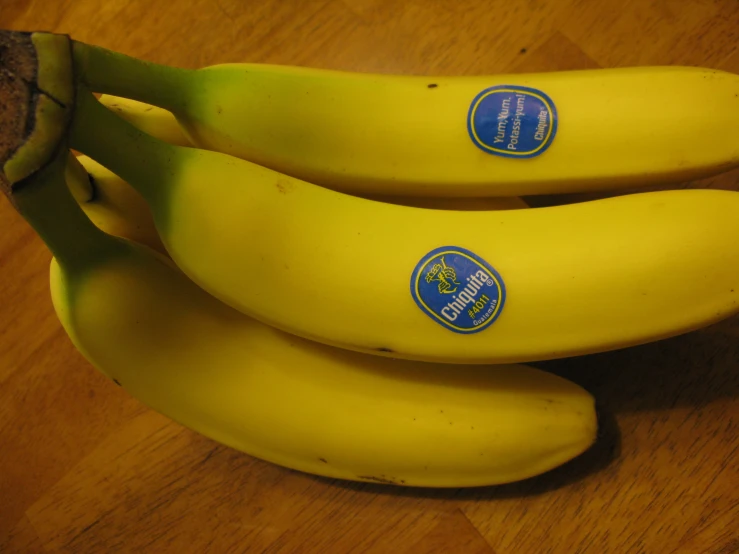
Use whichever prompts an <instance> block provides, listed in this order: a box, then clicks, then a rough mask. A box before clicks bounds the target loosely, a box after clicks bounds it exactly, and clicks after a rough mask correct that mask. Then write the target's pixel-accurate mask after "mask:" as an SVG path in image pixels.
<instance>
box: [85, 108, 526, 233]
mask: <svg viewBox="0 0 739 554" xmlns="http://www.w3.org/2000/svg"><path fill="white" fill-rule="evenodd" d="M100 103H101V104H103V105H104V106H105V107H106V108H108V109H110V110H112V111H113V112H115V113H116V114H117V115H119V116H120V117H122V118H123V119H125V120H126V121H128V122H129V123H131V124H132V125H134V126H135V127H137V128H138V129H140V130H141V131H144V132H145V133H147V134H149V135H151V136H153V137H156V138H158V139H159V140H162V141H164V142H169V143H170V144H176V145H178V146H192V143H191V142H190V141H189V140H188V138H187V136H186V135H185V133H184V132H183V131H182V128H181V127H180V125H179V124H178V123H177V119H176V118H175V117H174V115H172V113H171V112H168V111H167V110H164V109H162V108H159V107H157V106H151V105H149V104H145V103H143V102H138V101H136V100H131V99H128V98H119V97H116V96H111V95H107V94H104V95H102V96H101V97H100ZM71 182H72V183H78V182H81V181H80V180H78V179H76V180H72V181H71ZM73 186H74V185H73ZM83 194H84V193H83ZM356 196H360V197H362V198H369V199H371V200H377V201H378V202H386V203H392V204H401V205H403V206H416V207H419V208H435V209H439V210H470V211H473V210H515V209H520V208H526V207H528V206H527V204H526V202H525V201H524V200H523V199H521V198H520V197H518V196H490V197H482V198H465V197H461V198H443V197H441V198H439V197H423V196H406V197H403V196H383V195H356ZM114 234H115V233H114Z"/></svg>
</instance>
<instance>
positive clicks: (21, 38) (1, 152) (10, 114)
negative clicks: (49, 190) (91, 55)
mask: <svg viewBox="0 0 739 554" xmlns="http://www.w3.org/2000/svg"><path fill="white" fill-rule="evenodd" d="M73 106H74V71H73V66H72V56H71V41H70V40H69V37H67V36H65V35H54V34H50V33H25V32H16V31H0V189H2V191H3V193H4V194H5V195H7V196H8V198H9V199H10V201H11V202H13V197H12V195H13V191H14V190H16V189H17V188H18V187H20V186H21V185H22V183H23V182H24V181H25V180H26V179H28V178H29V177H31V176H32V175H33V174H34V173H36V172H37V171H39V170H40V169H42V168H43V167H45V166H46V165H47V164H48V163H50V162H51V161H52V160H53V159H54V155H55V153H56V152H57V151H58V149H59V148H60V147H61V146H63V145H64V146H65V147H66V135H67V129H68V127H69V122H70V118H71V113H72V108H73Z"/></svg>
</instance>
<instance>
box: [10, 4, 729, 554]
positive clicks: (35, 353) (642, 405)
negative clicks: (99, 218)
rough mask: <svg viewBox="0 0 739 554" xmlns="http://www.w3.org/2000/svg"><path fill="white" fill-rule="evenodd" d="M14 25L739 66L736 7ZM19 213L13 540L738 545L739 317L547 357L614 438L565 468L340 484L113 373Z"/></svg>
mask: <svg viewBox="0 0 739 554" xmlns="http://www.w3.org/2000/svg"><path fill="white" fill-rule="evenodd" d="M0 26H2V27H5V28H13V29H20V30H50V31H57V32H66V33H70V34H71V35H72V36H73V37H75V38H77V39H79V40H82V41H87V42H91V43H95V44H99V45H102V46H106V47H109V48H113V49H115V50H119V51H122V52H126V53H128V54H132V55H135V56H139V57H143V58H145V59H150V60H153V61H157V62H163V63H168V64H174V65H180V66H184V67H196V66H202V65H207V64H213V63H217V62H236V61H251V62H269V63H283V64H294V65H310V66H316V67H325V68H336V69H345V70H358V71H374V72H388V73H425V74H441V73H443V74H459V75H462V74H486V73H487V74H490V73H499V72H510V71H540V70H557V69H570V68H589V67H599V66H600V67H614V66H626V65H637V64H639V65H644V64H692V65H703V66H710V67H714V68H720V69H726V70H730V71H735V72H739V48H738V46H737V45H738V44H739V40H738V39H739V3H737V1H736V0H696V1H689V0H601V1H597V0H591V1H585V0H559V1H556V2H543V1H535V0H509V1H508V2H503V1H495V2H481V1H478V2H475V1H472V0H470V1H466V0H465V1H463V0H456V1H453V0H450V1H444V0H423V1H422V0H409V1H402V0H395V1H393V0H304V1H298V0H294V1H287V0H272V1H269V0H252V1H249V2H245V1H239V0H190V1H188V2H184V1H182V2H181V1H179V0H174V1H172V2H170V3H164V2H152V1H151V0H146V1H144V0H133V1H130V2H128V1H126V2H124V1H123V0H107V1H106V2H95V1H94V0H76V1H75V2H72V1H71V0H53V1H52V0H36V1H31V0H3V1H2V3H1V4H0ZM658 100H659V99H656V101H657V102H656V104H654V105H652V106H645V108H644V109H659V102H658ZM638 115H639V114H633V117H634V120H635V124H636V122H637V121H638ZM603 132H604V133H607V132H608V129H603ZM725 132H726V136H727V140H732V141H737V136H738V135H739V130H738V129H726V131H725ZM696 140H700V137H696ZM738 183H739V172H736V171H735V172H732V173H729V174H726V175H724V176H721V177H719V178H715V179H712V180H707V181H704V182H701V183H695V184H696V185H699V186H714V187H722V188H737V184H738ZM538 201H539V202H542V200H541V199H539V200H538ZM0 220H1V221H2V232H1V233H0V264H1V267H2V274H1V277H0V336H1V337H2V340H1V341H0V552H3V553H4V554H6V553H7V554H9V553H24V554H26V553H34V552H69V553H75V554H80V553H103V552H105V553H111V552H136V553H142V552H145V553H149V552H152V553H168V552H173V553H178V554H179V553H189V552H198V553H199V552H218V553H220V552H270V553H277V552H284V553H286V552H316V553H342V554H343V553H349V552H373V553H393V554H399V553H406V552H407V553H413V554H415V553H427V552H438V553H452V552H461V553H465V554H476V553H480V554H482V553H490V554H492V553H496V554H529V553H531V554H544V553H549V552H551V553H574V552H587V553H591V552H592V553H595V554H607V553H618V554H626V553H642V552H643V553H650V554H652V553H655V554H661V553H665V554H667V553H673V552H675V553H687V554H699V553H706V554H707V553H713V554H719V553H721V554H732V553H736V552H739V437H738V435H739V338H736V337H739V331H737V329H739V325H738V324H737V323H736V322H732V321H729V322H726V323H724V324H721V325H719V326H716V327H714V328H711V329H707V330H704V331H702V332H697V333H693V334H690V335H686V336H683V337H680V338H676V339H672V340H667V341H663V342H660V343H656V344H651V345H647V346H643V347H639V348H632V349H627V350H623V351H620V352H613V353H609V354H602V355H597V356H589V357H584V358H579V359H575V360H563V361H559V362H556V363H547V364H541V365H542V366H543V367H545V368H548V369H551V370H553V371H557V372H559V373H561V374H563V375H565V376H567V377H568V378H571V379H573V380H575V381H577V382H579V383H581V384H583V385H584V386H585V387H587V388H588V389H589V390H590V391H592V392H593V393H594V394H595V395H596V397H597V398H598V401H599V402H600V404H601V410H602V423H601V425H602V433H601V435H602V436H601V438H600V440H599V442H598V443H597V445H596V446H595V447H594V448H593V449H592V450H590V451H589V452H587V453H586V454H585V455H583V456H582V457H580V458H578V459H577V460H575V461H573V462H571V463H569V464H567V465H566V466H563V467H562V468H559V469H557V470H555V471H553V472H551V473H549V474H546V475H543V476H540V477H538V478H535V479H531V480H528V481H525V482H522V483H517V484H513V485H507V486H502V487H491V488H484V489H474V490H448V491H434V490H402V489H398V488H392V487H389V486H383V485H372V484H351V483H343V482H335V481H330V480H327V479H319V478H314V477H311V476H308V475H303V474H299V473H296V472H292V471H288V470H285V469H282V468H280V467H276V466H273V465H270V464H267V463H264V462H261V461H259V460H255V459H252V458H250V457H249V456H246V455H243V454H240V453H238V452H235V451H232V450H229V449H227V448H224V447H221V446H219V445H218V444H216V443H214V442H212V441H210V440H208V439H205V438H203V437H201V436H199V435H196V434H195V433H193V432H190V431H189V430H187V429H184V428H182V427H180V426H179V425H177V424H175V423H173V422H171V421H169V420H168V419H166V418H165V417H162V416H160V415H158V414H156V413H154V412H152V411H150V410H148V409H147V408H145V407H144V406H142V405H141V404H140V403H139V402H138V401H136V400H134V399H133V398H131V397H130V396H129V395H128V394H127V393H126V392H125V391H124V390H122V389H120V388H119V387H116V386H115V385H113V384H112V383H111V382H110V381H109V380H107V379H106V378H104V377H103V376H101V375H99V374H98V373H97V372H96V371H95V370H94V369H93V368H92V367H91V366H90V365H89V364H88V363H87V362H85V360H84V359H83V358H82V357H81V356H80V355H79V354H78V353H76V352H75V350H74V349H73V348H72V346H71V344H70V342H69V340H68V339H67V338H66V336H65V335H64V333H63V331H62V329H61V327H60V325H59V323H58V322H57V320H56V318H55V316H54V313H53V311H52V307H51V302H50V299H49V291H48V263H49V260H50V254H49V252H48V251H47V250H46V249H45V247H44V246H43V244H42V243H41V241H40V240H39V239H38V238H36V236H35V235H34V233H33V232H32V231H31V230H30V228H29V227H28V226H27V225H26V224H25V223H24V222H23V221H22V220H21V219H20V217H19V216H18V215H16V214H15V213H14V212H13V211H12V209H11V208H10V206H9V204H8V203H7V202H4V201H3V202H1V203H0ZM687 292H688V291H687V290H686V294H687Z"/></svg>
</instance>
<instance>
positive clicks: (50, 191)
mask: <svg viewBox="0 0 739 554" xmlns="http://www.w3.org/2000/svg"><path fill="white" fill-rule="evenodd" d="M66 163H67V150H66V148H60V149H59V151H58V152H57V154H56V155H55V157H54V159H53V160H52V161H51V162H50V163H49V164H48V165H46V166H45V167H43V168H42V169H40V170H39V171H37V172H36V173H35V174H34V175H33V176H31V177H29V178H28V179H27V180H26V181H24V182H23V184H22V186H19V187H17V188H16V189H14V190H13V200H14V202H15V205H16V207H17V209H18V211H19V212H20V214H21V215H22V216H23V218H24V219H25V220H26V221H27V222H28V223H29V224H30V225H31V227H33V229H34V230H35V231H36V233H38V235H39V236H40V237H41V239H42V240H43V241H44V242H45V243H46V246H47V247H48V248H49V250H51V253H52V254H53V255H54V257H55V258H56V259H57V261H58V262H59V263H60V264H61V265H63V266H66V267H79V266H81V265H84V264H87V263H88V262H89V261H90V260H94V259H99V258H100V257H101V256H102V255H108V254H110V253H111V252H112V251H113V250H114V249H115V248H116V245H119V244H120V243H119V242H118V241H116V240H115V239H113V237H111V236H109V235H106V234H105V233H103V232H102V231H101V230H100V229H98V228H97V227H96V226H95V225H94V224H93V223H92V222H91V221H90V220H89V219H88V217H87V216H86V215H85V213H84V212H83V211H82V209H81V208H80V207H79V205H78V204H77V202H76V201H75V200H74V197H73V196H72V193H71V192H70V191H69V188H68V187H67V185H66V182H65V177H64V175H65V168H66Z"/></svg>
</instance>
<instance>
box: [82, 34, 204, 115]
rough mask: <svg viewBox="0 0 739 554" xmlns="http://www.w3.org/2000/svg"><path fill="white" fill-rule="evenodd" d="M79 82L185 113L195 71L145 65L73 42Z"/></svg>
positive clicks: (149, 63) (158, 65) (116, 94)
mask: <svg viewBox="0 0 739 554" xmlns="http://www.w3.org/2000/svg"><path fill="white" fill-rule="evenodd" d="M72 52H73V57H74V64H75V71H76V73H77V77H78V79H80V80H81V81H82V82H83V83H85V84H86V85H87V86H88V87H89V88H90V90H92V91H94V92H103V93H106V94H112V95H114V96H122V97H125V98H132V99H134V100H139V101H140V102H146V103H147V104H153V105H155V106H159V107H162V108H165V109H168V110H170V111H172V112H175V113H176V112H178V111H182V110H183V109H184V107H185V105H186V104H187V97H186V94H187V92H188V91H189V90H191V88H192V86H193V81H194V79H193V77H194V74H195V71H193V70H189V69H181V68H177V67H171V66H167V65H161V64H155V63H152V62H146V61H143V60H140V59H138V58H133V57H131V56H126V55H125V54H120V53H118V52H113V51H112V50H107V49H105V48H100V47H99V46H92V45H90V44H85V43H82V42H77V41H72Z"/></svg>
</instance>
